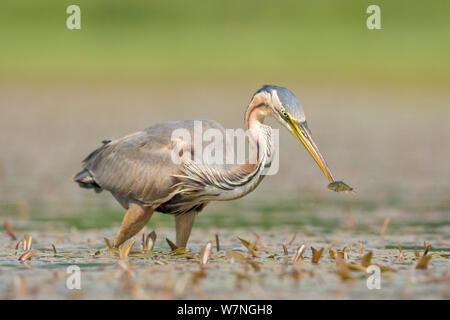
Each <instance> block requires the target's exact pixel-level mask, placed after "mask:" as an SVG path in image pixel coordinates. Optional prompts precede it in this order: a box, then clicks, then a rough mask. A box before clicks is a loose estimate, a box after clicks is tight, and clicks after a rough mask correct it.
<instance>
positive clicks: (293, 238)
mask: <svg viewBox="0 0 450 320" xmlns="http://www.w3.org/2000/svg"><path fill="white" fill-rule="evenodd" d="M295 238H297V232H295V233H294V234H293V235H292V238H291V240H290V241H289V243H288V246H291V245H292V244H293V243H294V241H295Z"/></svg>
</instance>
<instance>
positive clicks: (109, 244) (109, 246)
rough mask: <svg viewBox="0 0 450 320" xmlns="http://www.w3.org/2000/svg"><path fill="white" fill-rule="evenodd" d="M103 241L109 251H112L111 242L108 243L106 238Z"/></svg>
mask: <svg viewBox="0 0 450 320" xmlns="http://www.w3.org/2000/svg"><path fill="white" fill-rule="evenodd" d="M103 239H104V240H105V243H106V245H107V246H108V248H109V249H112V248H113V246H112V245H111V242H109V239H108V238H103Z"/></svg>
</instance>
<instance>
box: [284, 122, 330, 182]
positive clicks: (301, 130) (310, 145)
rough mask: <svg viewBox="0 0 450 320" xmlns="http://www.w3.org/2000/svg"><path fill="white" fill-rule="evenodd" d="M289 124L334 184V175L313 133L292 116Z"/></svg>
mask: <svg viewBox="0 0 450 320" xmlns="http://www.w3.org/2000/svg"><path fill="white" fill-rule="evenodd" d="M288 124H289V126H290V127H291V129H292V132H293V134H294V135H295V137H296V138H297V139H298V140H300V142H301V143H302V144H303V146H304V147H305V148H306V150H308V152H309V153H310V154H311V156H312V157H313V159H314V161H316V163H317V164H318V165H319V167H320V169H322V171H323V173H324V174H325V176H326V177H327V179H328V181H330V183H331V182H333V181H334V178H333V174H332V173H331V171H330V169H329V168H328V166H327V163H326V162H325V159H324V158H323V157H322V154H321V153H320V151H319V148H318V147H317V145H316V143H315V142H314V140H313V138H312V136H311V132H310V131H309V129H308V126H307V125H306V122H297V121H295V119H293V118H292V117H291V116H290V115H289V116H288Z"/></svg>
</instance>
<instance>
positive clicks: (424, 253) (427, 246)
mask: <svg viewBox="0 0 450 320" xmlns="http://www.w3.org/2000/svg"><path fill="white" fill-rule="evenodd" d="M423 247H424V248H425V249H424V250H423V254H422V257H423V256H426V255H427V254H428V251H430V249H431V244H429V245H427V243H426V242H424V243H423Z"/></svg>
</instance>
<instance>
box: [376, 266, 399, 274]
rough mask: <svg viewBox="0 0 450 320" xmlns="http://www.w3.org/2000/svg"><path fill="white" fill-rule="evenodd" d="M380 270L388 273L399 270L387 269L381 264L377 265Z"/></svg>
mask: <svg viewBox="0 0 450 320" xmlns="http://www.w3.org/2000/svg"><path fill="white" fill-rule="evenodd" d="M375 265H376V266H377V267H378V268H380V271H381V272H388V271H393V272H397V270H395V269H392V268H391V267H387V266H382V265H381V264H375Z"/></svg>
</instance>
